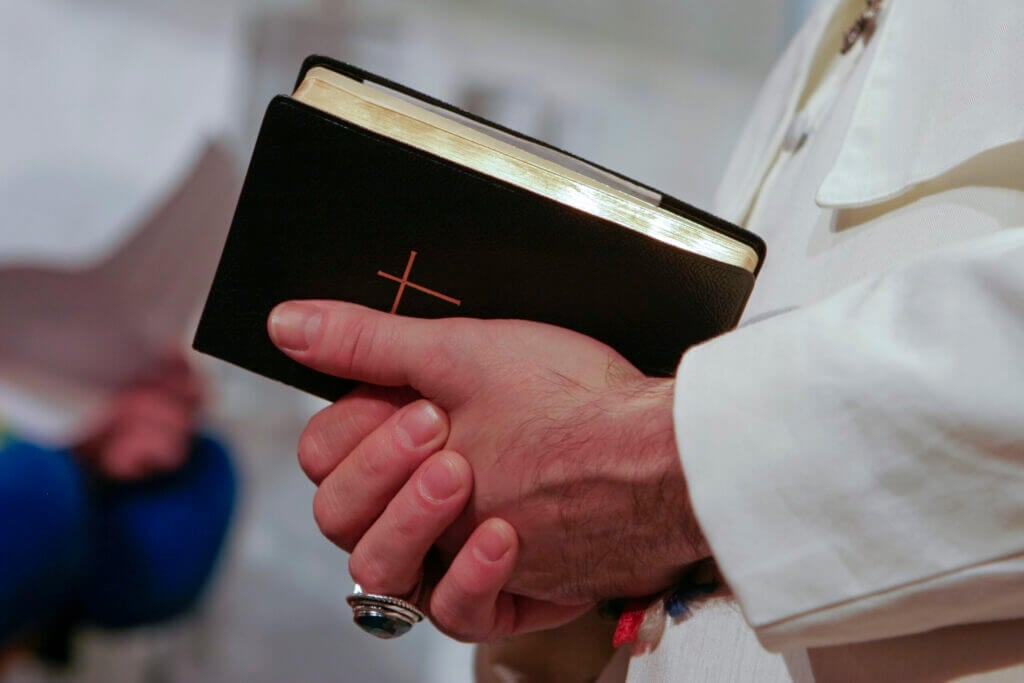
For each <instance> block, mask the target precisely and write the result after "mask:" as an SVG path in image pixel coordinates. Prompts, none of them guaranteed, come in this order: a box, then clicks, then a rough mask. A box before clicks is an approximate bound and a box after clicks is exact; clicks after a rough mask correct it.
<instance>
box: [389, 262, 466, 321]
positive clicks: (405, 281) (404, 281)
mask: <svg viewBox="0 0 1024 683" xmlns="http://www.w3.org/2000/svg"><path fill="white" fill-rule="evenodd" d="M415 260H416V252H415V251H412V252H409V262H408V263H406V264H405V273H404V274H403V275H402V277H397V276H395V275H392V274H390V273H385V272H384V271H383V270H378V271H377V275H379V276H380V277H383V278H387V279H388V280H393V281H395V282H397V283H398V292H397V293H396V294H395V302H394V303H393V304H391V311H390V312H391V313H394V312H396V311H397V310H398V304H399V303H400V302H401V301H402V294H404V293H405V288H406V287H412V288H413V289H415V290H416V291H418V292H423V293H424V294H429V295H430V296H435V297H437V298H438V299H442V300H444V301H447V302H448V303H450V304H455V305H456V306H459V305H461V304H462V302H461V301H460V300H458V299H454V298H452V297H450V296H448V295H446V294H441V292H435V291H434V290H432V289H427V288H426V287H424V286H423V285H420V284H417V283H415V282H411V281H410V280H409V274H410V273H412V264H413V261H415Z"/></svg>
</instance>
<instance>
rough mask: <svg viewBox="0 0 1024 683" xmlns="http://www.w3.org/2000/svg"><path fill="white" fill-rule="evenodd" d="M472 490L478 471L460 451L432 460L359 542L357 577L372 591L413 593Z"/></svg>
mask: <svg viewBox="0 0 1024 683" xmlns="http://www.w3.org/2000/svg"><path fill="white" fill-rule="evenodd" d="M472 488H473V472H472V470H471V468H470V465H469V463H468V462H466V460H465V459H464V458H462V457H461V456H460V455H458V454H457V453H454V452H452V451H441V452H440V453H437V454H435V455H433V456H431V457H430V458H428V459H427V461H426V462H424V463H423V464H422V465H421V466H420V467H419V469H418V470H416V473H415V474H414V475H413V476H412V477H411V478H410V479H409V481H408V482H407V483H406V485H405V486H403V487H402V490H401V491H399V492H398V494H397V495H396V496H395V498H394V499H393V500H392V501H391V502H390V503H388V506H387V509H386V510H385V511H384V512H383V513H382V514H381V516H380V517H379V518H378V519H377V521H376V522H374V524H373V526H371V527H370V529H369V530H368V531H367V532H366V534H365V535H364V536H363V537H362V538H361V539H360V540H359V543H357V544H356V547H355V549H354V550H353V551H352V557H351V558H349V571H350V572H351V574H352V578H353V579H354V580H355V581H356V583H358V584H359V585H360V586H361V587H362V588H363V590H365V591H367V592H369V593H378V594H384V595H406V594H408V593H411V592H412V590H413V589H414V588H415V587H416V584H417V583H418V582H419V580H420V577H421V573H422V567H423V562H424V559H425V558H426V555H427V553H428V552H429V551H430V548H431V546H433V545H434V543H435V542H436V541H437V539H438V537H439V536H440V535H441V534H442V533H443V532H444V530H445V529H447V528H448V527H449V526H450V525H451V524H452V522H454V521H455V519H456V518H457V517H458V516H459V514H460V513H461V512H462V510H463V508H465V506H466V503H467V501H468V500H469V495H470V492H471V491H472Z"/></svg>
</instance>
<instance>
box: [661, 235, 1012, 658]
mask: <svg viewBox="0 0 1024 683" xmlns="http://www.w3.org/2000/svg"><path fill="white" fill-rule="evenodd" d="M675 426H676V438H677V442H678V447H679V451H680V454H681V457H682V464H683V470H684V472H685V474H686V477H687V481H688V483H689V486H690V489H691V496H692V499H693V505H694V508H695V511H696V514H697V518H698V520H699V522H700V524H701V526H702V528H703V530H704V532H705V534H706V535H707V537H708V540H709V542H710V545H711V548H712V551H713V552H714V555H715V557H716V558H717V561H718V563H719V566H720V568H721V570H722V572H723V574H724V576H725V577H726V579H727V581H728V582H729V584H730V586H731V587H732V589H733V590H734V591H735V593H736V595H737V597H738V599H739V602H740V604H741V606H742V608H743V611H744V614H745V615H746V617H747V620H748V621H749V623H750V624H751V625H752V626H753V627H754V628H755V629H756V631H757V634H758V637H759V638H760V640H761V642H762V643H763V644H764V645H765V647H767V648H769V649H772V650H779V649H784V648H790V647H798V646H813V645H824V644H833V643H840V642H852V641H858V640H870V639H875V638H882V637H887V636H894V635H899V634H905V633H911V632H918V631H925V630H929V629H932V628H937V627H940V626H944V625H949V624H954V623H967V622H976V621H990V620H998V619H1008V618H1014V617H1024V229H1013V230H1006V231H1002V232H1000V233H998V234H996V235H994V236H992V237H988V238H985V239H983V240H979V241H976V242H974V243H972V244H970V245H967V246H961V247H959V248H957V249H952V250H948V251H944V252H942V253H937V254H935V255H933V256H931V257H930V258H928V259H926V260H922V261H919V262H917V263H915V264H913V265H911V266H908V267H906V268H904V269H901V270H898V271H893V272H891V273H888V274H885V275H882V276H879V277H877V278H874V279H872V280H870V281H867V282H864V283H861V284H859V285H857V286H854V287H851V288H848V289H846V290H844V291H842V292H840V293H838V294H836V295H833V296H832V297H830V298H828V299H826V300H824V301H822V302H820V303H818V304H815V305H813V306H810V307H807V308H803V309H799V310H796V311H792V312H789V313H785V314H782V315H780V316H777V317H774V318H770V319H768V320H764V321H762V322H758V323H754V324H752V325H750V326H748V327H744V328H741V329H739V330H737V331H735V332H732V333H729V334H727V335H724V336H722V337H719V338H717V339H714V340H712V341H710V342H708V343H706V344H703V345H701V346H698V347H696V348H694V349H692V350H690V351H689V352H687V353H686V355H685V356H684V358H683V361H682V363H681V365H680V368H679V373H678V376H677V381H676V398H675Z"/></svg>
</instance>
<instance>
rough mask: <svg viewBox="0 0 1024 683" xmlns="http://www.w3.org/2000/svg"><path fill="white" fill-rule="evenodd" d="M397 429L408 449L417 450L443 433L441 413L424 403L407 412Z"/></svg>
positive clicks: (400, 419) (401, 418) (399, 419)
mask: <svg viewBox="0 0 1024 683" xmlns="http://www.w3.org/2000/svg"><path fill="white" fill-rule="evenodd" d="M395 427H396V428H397V430H398V437H399V438H400V439H401V440H402V442H403V443H404V444H405V446H406V448H416V447H417V446H422V445H424V444H427V443H430V441H432V440H433V438H434V437H435V436H437V435H438V433H439V432H440V431H441V413H439V412H438V411H437V408H435V407H434V406H433V405H432V404H430V403H428V402H426V401H423V402H421V403H417V404H415V405H413V406H411V407H410V408H409V409H408V410H406V411H405V414H404V415H402V417H400V418H398V424H397V425H395Z"/></svg>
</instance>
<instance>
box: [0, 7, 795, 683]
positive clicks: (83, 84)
mask: <svg viewBox="0 0 1024 683" xmlns="http://www.w3.org/2000/svg"><path fill="white" fill-rule="evenodd" d="M813 3H814V0H758V1H757V2H751V1H750V0H716V2H698V1H697V0H631V1H630V2H621V1H620V0H560V1H559V2H554V3H553V2H549V1H548V0H517V1H513V0H416V1H413V0H335V1H333V2H332V1H327V0H321V1H320V2H313V1H304V0H252V1H249V2H245V1H243V0H175V1H174V2H166V1H164V0H6V1H5V2H3V3H0V89H2V93H3V103H4V104H3V107H2V108H0V269H3V268H12V267H17V266H19V265H21V264H46V265H47V266H48V267H50V266H52V267H56V268H72V269H75V268H78V269H81V268H84V267H88V266H90V264H93V265H94V264H97V263H100V262H104V260H105V259H106V260H109V259H111V258H112V256H111V255H113V254H117V253H118V252H119V250H122V249H123V248H124V245H125V244H127V243H129V242H130V239H131V237H132V235H134V234H135V233H136V232H137V231H139V230H140V229H141V228H140V226H143V225H145V224H146V222H147V220H150V219H151V217H152V215H153V211H154V207H157V206H159V205H160V204H161V202H163V201H164V198H165V197H166V196H167V193H168V192H170V191H171V190H172V189H173V188H174V187H176V186H177V185H178V184H179V183H180V182H181V181H182V179H183V178H186V177H187V176H188V174H189V173H190V172H192V171H190V169H193V171H194V167H193V163H194V162H195V160H196V159H197V158H200V155H201V153H202V150H203V149H205V148H206V147H207V145H208V144H209V143H210V142H211V141H214V142H215V143H216V144H218V145H219V146H220V147H219V148H220V149H221V150H226V155H227V158H228V159H230V165H231V166H232V168H231V170H224V169H221V170H220V171H219V172H220V173H221V175H220V176H219V177H218V178H216V179H215V181H214V182H213V184H212V185H209V186H211V187H212V186H215V185H216V184H217V183H221V185H220V186H222V187H224V188H225V190H224V192H225V193H226V194H227V195H229V198H230V194H231V192H237V181H238V178H239V177H240V175H241V174H242V173H243V172H244V168H245V164H246V163H247V160H248V155H249V153H250V151H251V147H252V144H253V141H254V139H255V135H256V132H257V130H258V126H259V122H260V120H261V117H262V113H263V110H264V108H265V106H266V104H267V102H268V101H269V99H270V97H272V96H273V95H275V94H278V93H284V92H288V91H289V90H290V88H291V86H292V84H293V81H294V78H295V75H296V72H297V69H298V67H299V65H300V63H301V61H302V59H303V57H305V56H306V55H307V54H310V53H323V54H328V55H331V56H335V57H337V58H339V59H341V60H343V61H349V62H352V63H354V64H356V65H359V66H362V67H364V68H366V69H369V70H371V71H374V72H376V73H379V74H382V75H385V76H388V77H390V78H391V79H393V80H396V81H399V82H402V83H405V84H407V85H410V86H412V87H414V88H417V89H419V90H422V91H425V92H427V93H430V94H432V95H435V96H437V97H439V98H441V99H444V100H446V101H449V102H452V103H453V104H456V105H459V106H461V107H463V108H466V109H469V110H471V111H473V112H475V113H478V114H481V115H483V116H485V117H488V118H491V119H494V120H497V121H498V122H501V123H504V124H506V125H508V126H510V127H513V128H516V129H519V130H521V131H523V132H525V133H528V134H531V135H533V136H536V137H539V138H541V139H544V140H546V141H549V142H551V143H554V144H555V145H557V146H559V147H563V148H565V149H568V150H570V151H572V152H574V153H577V154H579V155H582V156H584V157H587V158H589V159H591V160H593V161H596V162H598V163H600V164H602V165H605V166H608V167H611V168H614V169H616V170H619V171H621V172H623V173H625V174H627V175H629V176H632V177H634V178H636V179H638V180H640V181H642V182H645V183H648V184H650V185H653V186H655V187H657V188H659V189H662V190H664V191H666V192H668V193H670V194H673V195H675V196H677V197H679V198H681V199H684V200H686V201H688V202H690V203H693V204H696V205H698V206H703V207H708V206H709V205H710V201H711V198H712V195H713V192H714V188H715V185H716V182H717V180H718V178H719V176H720V175H721V173H722V171H723V169H724V166H725V163H726V160H727V155H728V153H729V152H730V150H731V147H732V145H733V143H734V140H735V138H736V136H737V134H738V132H739V130H740V127H741V126H742V124H743V123H744V120H745V118H746V116H747V113H748V110H749V108H750V106H751V104H752V102H753V98H754V97H755V95H756V93H757V90H758V88H759V85H760V83H761V81H762V80H763V79H764V77H765V76H766V75H767V72H768V70H769V68H770V66H771V64H772V62H773V61H774V59H775V57H776V56H777V55H778V54H779V52H780V51H781V50H782V49H783V47H784V46H785V44H786V41H787V40H788V38H789V37H790V36H791V35H792V34H793V33H794V31H795V30H796V29H797V28H798V27H799V25H800V23H801V21H802V19H803V18H804V17H805V16H806V14H807V13H808V12H809V11H810V9H811V6H812V5H813ZM204 177H205V176H204ZM183 201H185V202H186V203H187V202H188V201H189V200H188V198H187V197H186V198H185V199H184V200H183ZM186 208H187V207H186ZM229 208H230V207H229ZM185 215H187V211H186V214H185ZM222 222H223V221H222ZM162 248H166V249H167V251H166V252H160V253H164V254H165V258H163V260H162V266H161V273H166V274H167V275H166V276H167V277H173V273H172V272H171V271H173V269H174V268H175V266H176V264H187V263H189V262H191V260H192V259H193V258H197V259H200V260H201V258H200V257H199V255H196V254H192V253H190V252H189V249H188V248H185V249H184V250H181V249H178V250H177V251H175V250H174V249H172V248H170V247H162ZM215 256H216V254H215V253H214V257H215ZM125 287H126V288H127V287H128V285H127V284H126V285H125ZM79 289H81V288H79ZM24 293H25V292H19V291H17V290H16V289H15V288H8V289H7V290H3V289H0V304H2V303H4V299H5V298H8V299H13V298H14V297H16V296H19V295H21V294H24ZM54 315H56V314H54ZM18 322H19V321H18V320H13V321H12V320H5V325H6V326H7V327H8V329H9V330H10V329H15V328H17V326H18ZM58 329H59V326H58ZM190 332H191V327H189V326H186V329H185V330H182V331H181V333H180V334H181V337H182V338H183V339H187V338H188V336H189V335H190ZM0 350H2V349H0ZM194 360H195V361H196V362H197V363H199V364H200V365H201V366H202V369H203V371H204V373H205V374H206V375H208V377H209V382H210V385H211V387H212V388H213V392H212V396H211V399H210V401H209V403H208V405H207V408H206V414H207V418H206V419H207V422H208V423H209V425H210V426H211V428H212V429H214V430H216V431H218V432H220V433H222V434H225V435H226V437H227V440H228V441H229V442H230V443H231V444H232V448H233V451H234V456H235V460H236V466H237V467H238V469H239V472H240V476H241V479H242V486H241V489H242V496H241V498H240V500H241V503H240V507H239V509H238V512H237V516H236V519H235V523H234V527H233V529H232V532H231V534H230V537H229V542H228V547H227V551H226V553H225V554H224V556H223V558H222V560H221V563H220V570H219V572H218V573H217V575H216V576H215V578H214V581H213V584H212V585H211V586H210V587H209V591H208V594H207V596H206V599H205V601H204V602H203V604H202V605H201V607H200V608H199V609H198V611H196V612H195V613H193V614H190V615H188V616H187V617H185V618H182V619H178V620H176V621H174V622H173V623H170V624H166V625H161V626H154V627H147V628H144V629H136V630H134V631H129V632H119V633H114V634H111V633H104V632H100V631H89V630H87V631H85V632H84V633H81V634H80V635H79V636H78V639H77V646H78V647H77V653H78V656H77V657H76V659H75V662H74V665H73V666H72V668H70V669H68V670H65V671H55V670H50V669H48V668H45V667H42V666H40V665H37V664H35V663H33V662H32V661H31V660H18V661H16V662H15V663H14V664H13V665H12V666H10V667H9V668H8V669H7V671H6V673H0V681H4V682H7V681H11V682H19V683H26V682H29V681H97V682H98V681H105V682H117V681H154V682H156V681H230V682H234V681H238V682H241V681H246V682H248V683H260V682H264V681H265V682H267V683H269V682H271V681H274V682H276V681H282V680H293V681H368V680H373V681H376V682H377V683H391V682H395V683H398V682H402V681H424V682H435V681H436V682H438V683H441V682H443V683H459V682H461V681H469V680H470V672H471V648H469V647H467V646H463V645H460V644H457V643H454V642H452V641H449V640H447V639H445V638H444V637H442V636H440V635H439V634H437V633H436V632H435V631H433V629H432V628H431V627H430V626H420V627H418V628H417V629H415V630H414V631H413V633H412V634H411V635H409V636H406V637H405V638H403V639H402V640H401V641H400V642H395V643H386V642H379V641H376V640H374V639H371V638H368V637H366V636H364V635H363V634H362V633H361V632H359V631H357V630H356V629H355V628H354V627H353V626H352V625H351V623H350V619H351V614H350V610H349V608H348V606H347V605H346V604H345V601H344V597H345V595H346V593H347V591H348V590H349V588H350V581H349V578H348V574H347V567H346V562H347V557H346V556H345V555H343V554H342V553H341V552H339V551H337V550H336V549H335V548H333V546H331V545H330V544H329V543H328V542H327V541H325V540H324V539H323V538H322V537H321V536H320V535H319V533H318V532H317V529H316V527H315V525H314V524H313V520H312V515H311V500H312V494H313V487H312V486H311V485H310V484H309V483H308V482H307V481H306V479H305V478H304V476H303V475H302V473H301V472H300V471H299V468H298V467H297V466H296V462H295V456H294V453H295V443H296V440H297V436H298V434H299V432H300V430H301V428H302V426H303V424H304V422H305V420H306V419H308V417H309V416H310V415H311V414H312V412H314V411H315V410H316V409H318V408H319V407H320V404H319V403H318V402H316V401H314V400H312V399H309V398H306V397H303V396H300V395H298V394H297V393H296V392H294V391H291V390H288V389H285V388H283V387H280V386H277V385H274V384H271V383H269V382H267V381H264V380H261V379H259V378H256V377H253V376H250V375H247V374H245V373H243V372H241V371H237V370H234V369H233V368H230V367H226V366H224V365H222V364H218V363H214V362H210V361H208V360H207V359H201V358H196V359H194ZM0 361H2V358H0ZM0 365H2V363H0ZM0 417H2V413H0ZM41 429H42V428H41ZM2 552H4V551H2V550H0V553H2ZM0 562H3V559H2V557H0ZM0 659H2V658H0Z"/></svg>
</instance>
